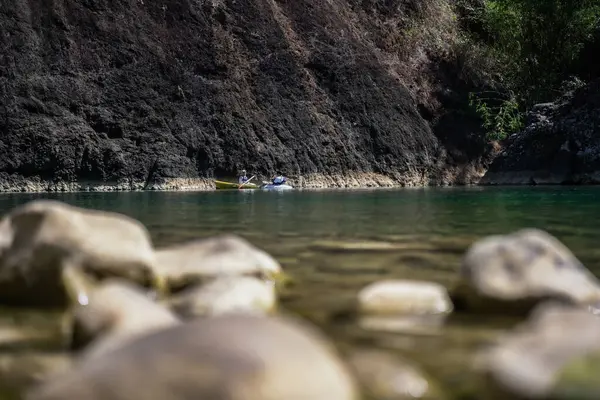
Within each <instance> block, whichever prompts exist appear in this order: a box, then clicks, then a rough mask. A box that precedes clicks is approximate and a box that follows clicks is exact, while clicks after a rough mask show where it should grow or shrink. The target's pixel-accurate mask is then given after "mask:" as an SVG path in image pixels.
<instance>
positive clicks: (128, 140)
mask: <svg viewBox="0 0 600 400" xmlns="http://www.w3.org/2000/svg"><path fill="white" fill-rule="evenodd" d="M455 33H456V27H455V26H454V14H453V13H452V10H450V8H449V6H448V4H447V2H446V1H442V0H440V1H438V0H432V1H417V0H396V1H394V0H392V1H386V2H381V1H377V0H331V1H322V0H162V1H153V0H52V1H45V0H28V1H16V0H14V1H4V2H2V3H1V4H0V48H1V51H0V96H1V101H2V104H1V106H2V107H1V108H0V132H1V135H0V189H1V190H44V189H48V188H51V189H56V188H58V189H61V188H62V189H63V190H71V189H79V188H87V187H91V188H93V187H96V188H101V187H108V188H110V187H120V188H123V189H130V188H151V187H154V188H180V189H182V188H199V187H207V185H209V183H208V182H209V181H208V180H207V178H211V177H215V176H216V177H225V176H232V175H235V173H236V171H237V170H238V169H240V168H245V169H247V170H248V171H249V172H250V173H252V174H254V173H257V174H262V175H265V176H268V175H271V174H273V173H275V172H279V173H283V174H286V175H288V176H291V177H292V178H295V179H296V181H297V182H298V183H299V184H302V185H307V186H310V185H313V186H318V185H321V186H328V185H329V186H331V185H333V186H339V185H342V186H343V185H345V184H347V183H348V181H352V182H354V183H356V184H365V183H366V184H373V185H380V184H385V185H388V184H427V183H431V182H433V183H439V182H442V181H452V180H456V179H457V178H456V176H457V171H459V170H461V169H464V168H463V167H464V166H467V167H468V168H471V167H472V162H471V161H472V160H473V159H474V156H473V157H472V156H469V155H467V156H466V157H465V156H464V154H458V155H455V157H454V159H455V160H459V162H458V163H456V162H455V163H454V164H453V167H452V168H454V169H451V170H448V168H447V163H448V152H447V151H446V149H447V148H449V147H452V145H453V143H455V142H456V140H454V139H452V137H451V136H448V135H449V134H448V132H451V131H452V128H451V127H450V128H449V126H448V124H445V125H446V126H445V127H444V128H443V129H440V131H439V132H441V133H438V132H437V131H436V132H434V130H435V129H437V128H436V126H439V122H440V121H441V119H440V118H443V115H444V112H443V109H444V107H445V105H444V101H445V100H444V99H453V98H455V97H456V96H455V95H454V94H453V93H452V90H453V89H452V88H451V87H448V85H447V84H446V85H445V84H444V82H440V79H441V78H440V77H441V76H447V75H448V73H449V72H448V68H445V70H444V71H442V69H441V68H438V67H437V66H438V65H439V62H438V59H439V58H440V57H441V58H444V57H445V56H446V55H448V54H450V53H449V52H451V49H450V46H451V44H452V41H453V38H454V37H455ZM450 59H451V56H450ZM449 65H450V70H452V68H453V67H452V62H451V61H450V64H449ZM452 74H453V72H452V71H451V72H450V75H452ZM457 79H458V78H457ZM441 94H443V96H442V95H441ZM444 96H445V97H444ZM442 120H443V119H442ZM436 124H437V125H436ZM436 133H437V136H436ZM453 140H454V142H453ZM461 140H462V139H461ZM454 147H456V146H454ZM459 148H460V145H459ZM452 151H454V152H456V149H454V150H452ZM458 152H459V153H460V152H461V151H458ZM451 158H452V157H451ZM475 158H476V157H475ZM451 164H452V163H451ZM448 171H450V172H448ZM478 173H479V172H477V171H475V172H474V173H473V174H472V175H477V174H478ZM459 175H460V174H459ZM462 175H463V176H462V178H459V179H463V180H468V179H470V178H469V177H465V176H464V171H463V174H462ZM467 175H469V174H467Z"/></svg>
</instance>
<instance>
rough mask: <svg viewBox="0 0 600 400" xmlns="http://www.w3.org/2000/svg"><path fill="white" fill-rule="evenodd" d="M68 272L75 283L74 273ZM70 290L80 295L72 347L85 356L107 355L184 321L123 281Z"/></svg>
mask: <svg viewBox="0 0 600 400" xmlns="http://www.w3.org/2000/svg"><path fill="white" fill-rule="evenodd" d="M67 271H68V272H70V273H71V275H70V276H69V278H70V280H69V282H70V283H72V282H73V280H74V279H76V278H73V275H74V272H73V271H71V270H67ZM79 278H80V277H79ZM80 281H81V278H80ZM72 286H74V285H72ZM70 291H71V292H73V293H76V296H77V302H78V304H76V305H75V307H74V309H73V312H72V323H73V325H72V329H71V338H72V340H71V343H70V344H71V347H72V348H73V349H83V352H82V356H84V357H88V358H89V357H96V356H98V355H100V354H104V353H107V352H109V351H111V350H113V349H116V348H118V347H121V346H123V345H125V344H127V343H129V342H130V341H132V340H133V339H135V338H137V337H139V336H142V335H145V334H148V333H150V332H153V331H156V330H160V329H164V328H166V327H170V326H173V325H176V324H178V323H179V322H180V321H179V319H178V318H177V317H176V316H175V315H174V314H173V313H171V311H169V310H168V309H167V308H165V307H163V306H162V305H160V304H157V303H155V302H154V301H153V300H152V299H151V298H150V297H149V296H148V295H147V294H146V293H145V292H144V291H143V290H142V289H141V288H139V287H137V286H135V285H133V284H131V283H129V282H126V281H123V280H117V279H107V280H105V281H103V282H102V283H100V284H99V285H98V286H96V287H91V286H86V287H83V286H82V285H79V287H78V288H76V289H71V290H70Z"/></svg>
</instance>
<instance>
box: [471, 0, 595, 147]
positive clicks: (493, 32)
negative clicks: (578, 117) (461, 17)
mask: <svg viewBox="0 0 600 400" xmlns="http://www.w3.org/2000/svg"><path fill="white" fill-rule="evenodd" d="M468 3H471V4H474V3H473V2H468ZM469 11H470V12H469V15H467V16H466V17H467V18H469V19H470V21H469V22H470V24H471V25H474V26H476V27H477V29H472V32H471V34H472V38H471V40H472V41H475V42H476V43H477V44H479V45H484V46H485V47H486V48H487V49H488V51H487V55H488V56H490V57H493V58H494V59H495V61H496V63H495V65H496V67H497V69H498V71H496V72H498V73H499V75H500V76H502V78H503V79H502V80H503V82H502V86H504V87H505V88H507V89H508V91H509V94H508V95H506V94H502V95H500V94H496V95H492V96H490V93H482V94H480V93H473V94H472V96H471V99H470V100H471V105H472V106H473V107H474V108H475V109H476V110H477V112H478V113H479V115H480V116H481V117H482V119H483V120H484V124H485V127H486V129H487V130H488V138H489V139H491V140H494V139H502V138H504V137H506V135H507V134H510V133H511V132H514V131H516V130H518V129H520V128H521V126H522V113H523V111H524V110H525V109H526V108H527V107H529V106H531V105H532V104H535V103H538V102H544V101H550V100H552V99H553V98H555V97H556V96H557V95H558V94H559V93H560V91H561V89H562V87H563V84H564V81H565V80H566V79H567V78H569V77H570V76H571V75H572V74H573V71H575V70H576V67H577V65H576V64H577V63H579V62H582V60H581V59H580V57H579V55H580V52H581V50H582V48H583V46H584V44H585V43H586V41H588V40H590V39H591V38H592V36H593V34H594V32H595V30H597V29H598V27H599V24H600V1H599V0H483V1H482V2H480V3H479V6H478V7H477V6H475V5H472V6H471V8H469ZM583 62H585V60H584V61H583ZM589 62H593V61H592V60H589Z"/></svg>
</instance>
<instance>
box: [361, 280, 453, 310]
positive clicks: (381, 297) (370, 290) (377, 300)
mask: <svg viewBox="0 0 600 400" xmlns="http://www.w3.org/2000/svg"><path fill="white" fill-rule="evenodd" d="M452 308H453V306H452V302H451V301H450V297H449V296H448V292H447V291H446V288H444V287H443V286H442V285H439V284H437V283H432V282H425V281H410V280H383V281H378V282H374V283H372V284H370V285H368V286H366V287H365V288H363V289H362V290H361V291H360V293H359V294H358V309H359V311H360V312H361V313H364V314H386V315H391V314H396V315H402V314H404V315H407V314H408V315H415V314H416V315H422V314H448V313H450V312H452Z"/></svg>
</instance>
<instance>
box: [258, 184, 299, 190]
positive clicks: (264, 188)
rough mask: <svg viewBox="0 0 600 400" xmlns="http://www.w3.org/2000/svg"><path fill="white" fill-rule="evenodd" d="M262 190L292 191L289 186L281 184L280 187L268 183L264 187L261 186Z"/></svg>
mask: <svg viewBox="0 0 600 400" xmlns="http://www.w3.org/2000/svg"><path fill="white" fill-rule="evenodd" d="M261 189H262V190H291V189H293V187H292V186H290V185H286V184H285V183H282V184H281V185H273V184H272V183H268V184H266V185H263V186H261Z"/></svg>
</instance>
